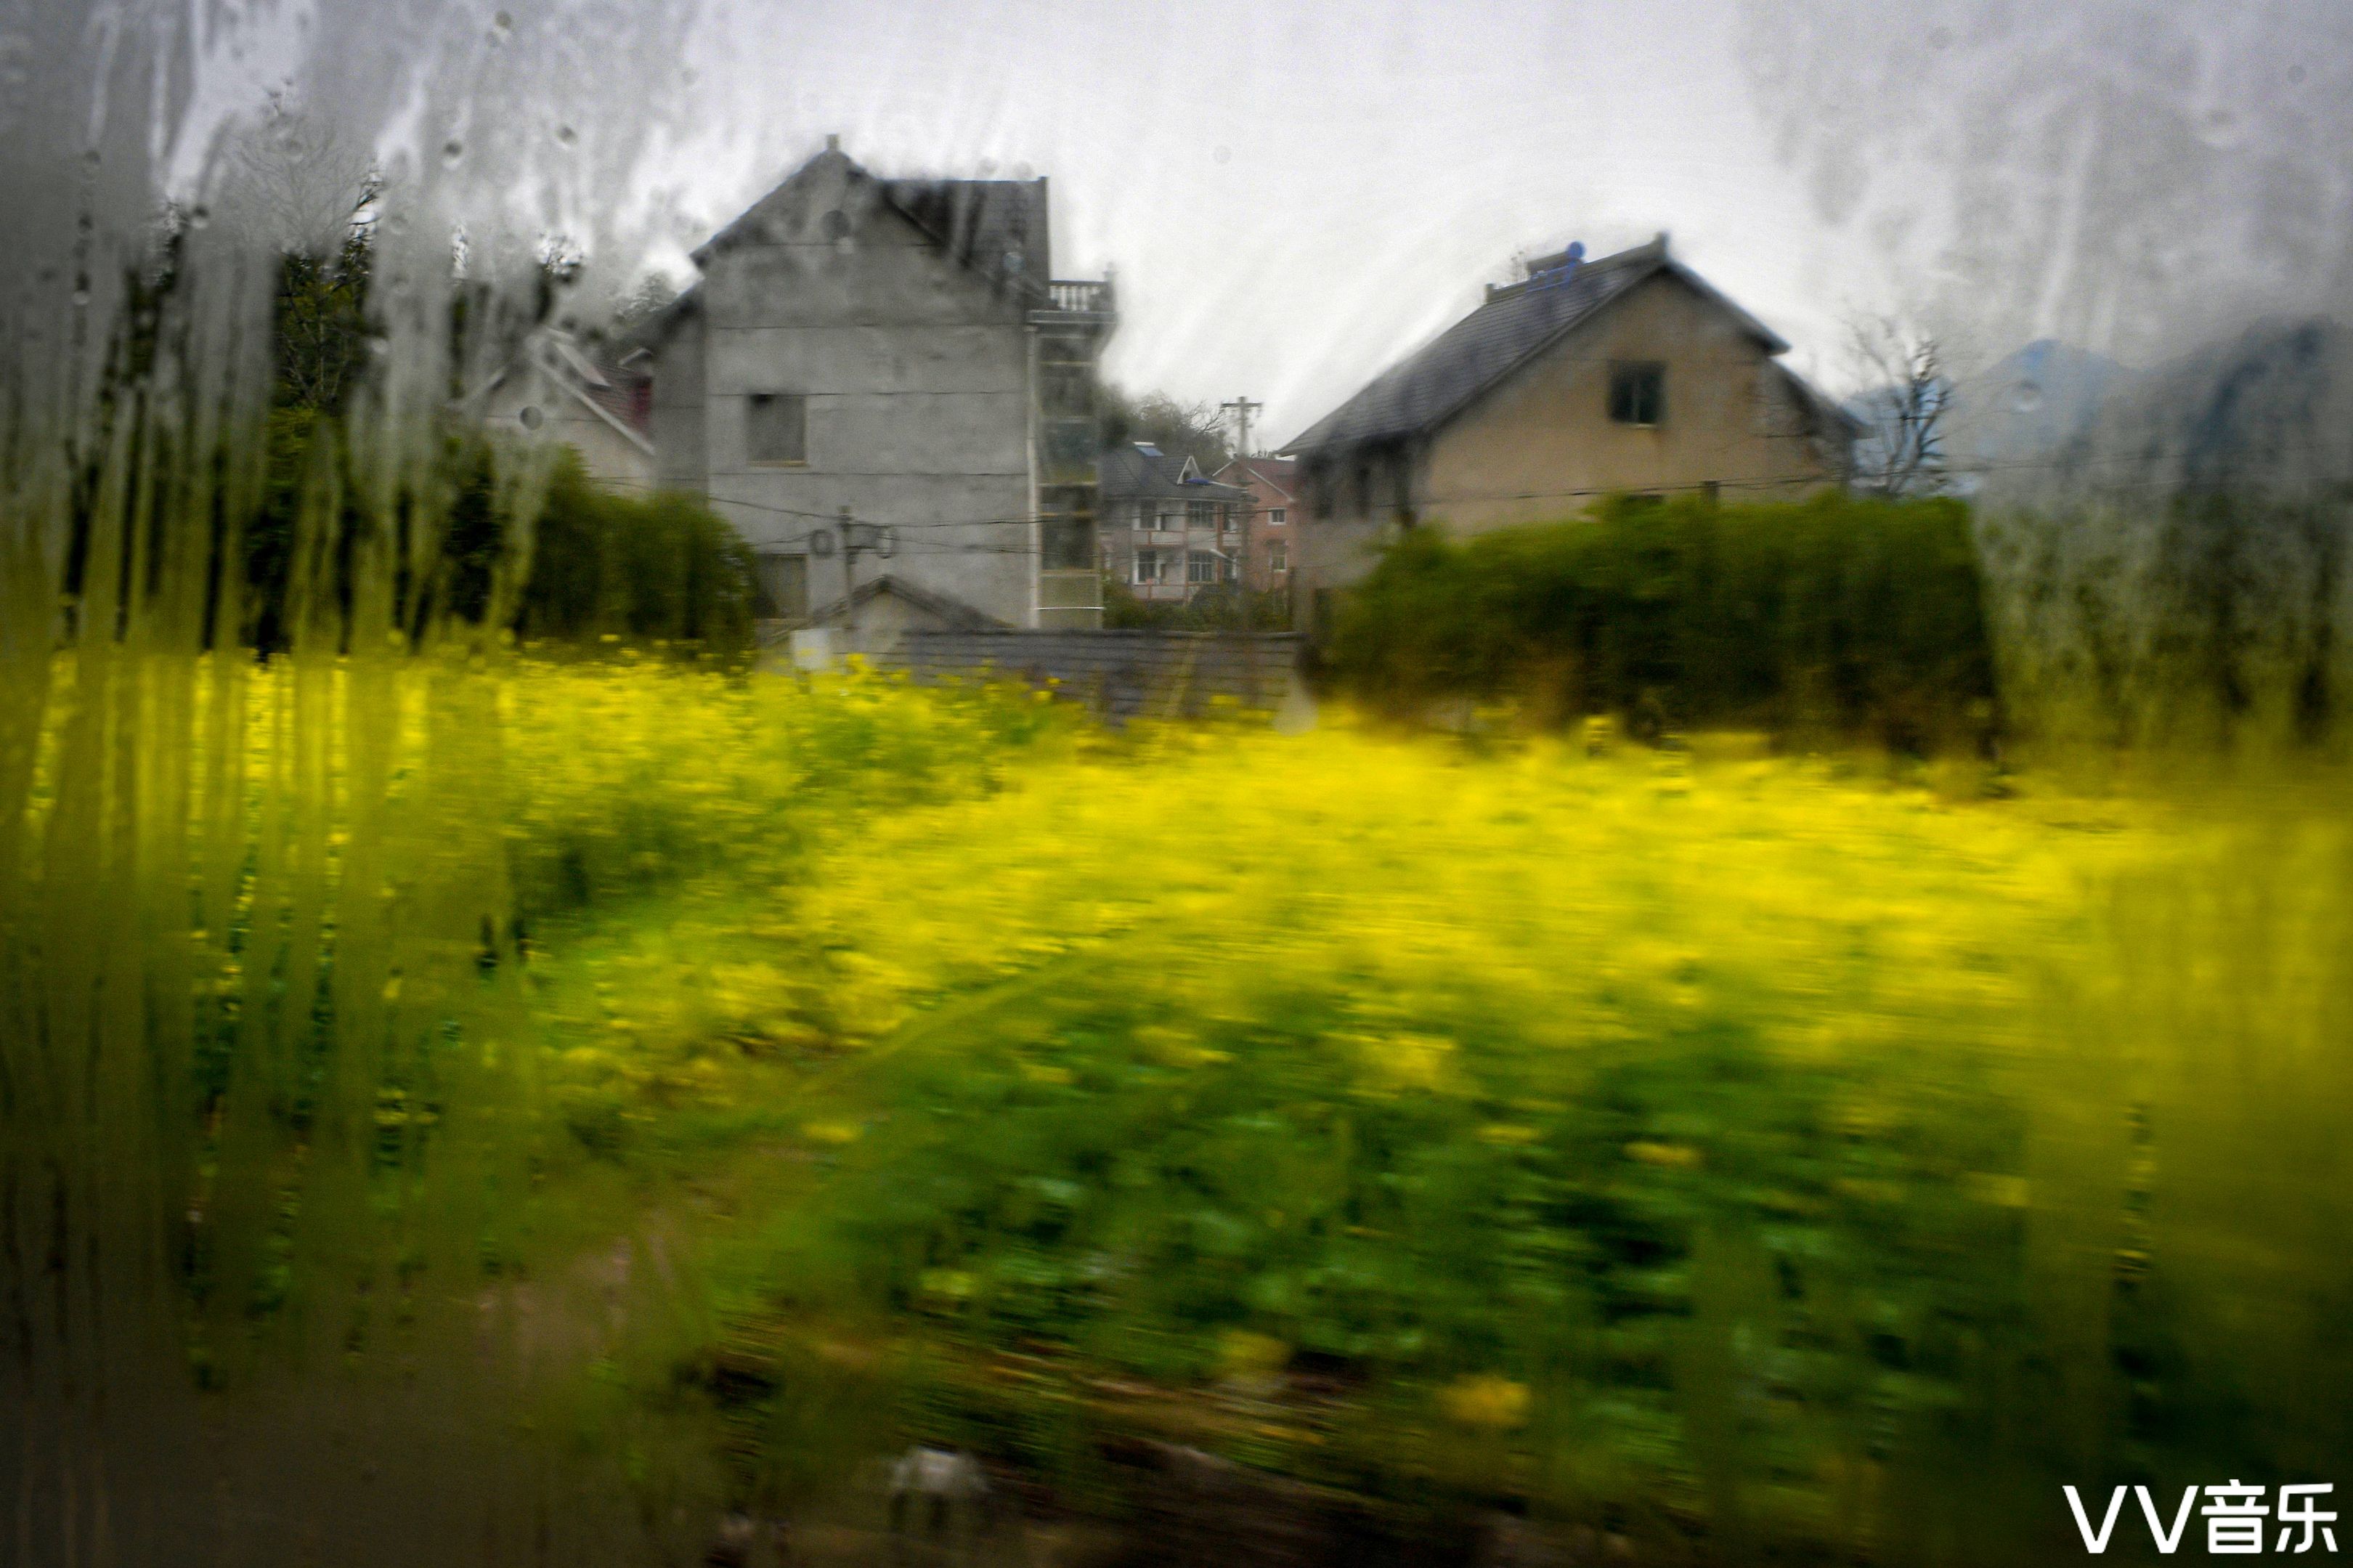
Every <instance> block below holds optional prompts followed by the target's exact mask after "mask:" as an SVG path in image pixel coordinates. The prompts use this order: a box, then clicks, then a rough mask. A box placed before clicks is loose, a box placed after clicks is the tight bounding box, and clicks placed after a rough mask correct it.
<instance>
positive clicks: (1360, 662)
mask: <svg viewBox="0 0 2353 1568" xmlns="http://www.w3.org/2000/svg"><path fill="white" fill-rule="evenodd" d="M1979 594H1980V590H1979V584H1978V569H1977V565H1976V562H1975V558H1974V555H1973V552H1972V549H1971V544H1970V538H1969V521H1968V510H1967V509H1966V508H1965V507H1964V506H1962V505H1961V504H1960V503H1959V502H1957V501H1950V500H1929V501H1911V502H1894V501H1882V500H1855V499H1851V498H1847V497H1841V496H1831V495H1825V496H1820V497H1817V498H1815V499H1813V500H1806V501H1800V502H1794V503H1785V504H1777V505H1743V506H1721V507H1719V506H1714V505H1710V504H1708V503H1706V502H1704V501H1703V500H1697V499H1693V500H1678V501H1672V502H1669V503H1666V504H1663V505H1659V504H1641V503H1637V502H1635V501H1631V500H1621V501H1619V502H1616V503H1613V504H1610V505H1607V506H1604V507H1601V508H1599V509H1598V510H1597V511H1596V513H1595V514H1594V515H1593V516H1592V517H1590V518H1588V519H1582V520H1578V521H1567V522H1559V523H1549V524H1542V525H1535V526H1530V527H1524V528H1514V529H1506V530H1501V531H1495V532H1492V533H1483V534H1480V535H1477V536H1475V537H1473V538H1471V539H1469V540H1466V541H1460V542H1458V541H1454V540H1451V539H1449V538H1447V537H1446V536H1445V535H1444V534H1443V533H1441V532H1440V531H1435V530H1417V531H1413V532H1409V533H1408V534H1406V535H1405V536H1404V537H1403V538H1401V539H1400V540H1398V542H1396V543H1395V544H1393V545H1392V546H1391V547H1390V548H1389V550H1388V552H1387V553H1386V554H1385V555H1384V556H1383V558H1382V560H1381V562H1380V563H1379V565H1378V566H1377V567H1376V568H1375V570H1374V572H1373V573H1372V574H1371V575H1370V576H1369V577H1368V578H1367V579H1366V581H1365V582H1364V583H1363V584H1360V585H1359V586H1358V587H1357V588H1356V590H1355V591H1354V592H1353V593H1352V594H1351V595H1349V596H1348V598H1347V599H1346V600H1345V603H1344V605H1343V608H1342V611H1341V614H1340V616H1339V618H1338V621H1337V624H1336V626H1335V631H1334V636H1333V639H1332V644H1331V647H1330V649H1329V658H1330V661H1331V664H1332V666H1333V668H1334V670H1335V675H1336V677H1337V679H1339V680H1340V681H1341V683H1342V684H1343V685H1345V687H1346V688H1348V689H1352V690H1354V691H1356V692H1358V693H1361V694H1362V695H1364V696H1366V698H1368V699H1370V700H1373V701H1375V702H1377V703H1378V704H1381V705H1382V706H1384V707H1387V708H1389V709H1391V710H1398V711H1412V710H1418V709H1419V708H1420V707H1422V706H1423V705H1425V704H1427V703H1429V702H1430V701H1431V700H1436V699H1441V698H1449V697H1472V698H1495V697H1513V696H1515V697H1521V698H1525V699H1527V700H1530V701H1532V702H1533V703H1534V704H1535V705H1536V706H1537V708H1538V709H1539V710H1548V712H1549V714H1550V715H1551V716H1554V717H1558V718H1568V717H1573V716H1576V715H1579V714H1587V713H1611V714H1617V715H1620V716H1621V717H1623V718H1624V719H1626V720H1627V721H1628V722H1629V724H1630V727H1632V728H1633V729H1634V730H1636V731H1637V732H1641V731H1657V730H1659V729H1661V728H1663V727H1669V726H1683V725H1695V724H1739V725H1760V726H1763V727H1766V728H1767V729H1770V730H1772V731H1776V732H1778V733H1781V734H1784V735H1787V734H1793V733H1803V732H1827V733H1833V734H1843V735H1850V736H1856V737H1869V738H1872V739H1875V740H1879V741H1882V742H1886V743H1888V744H1890V745H1894V746H1897V747H1900V748H1904V749H1920V748H1926V747H1928V746H1931V745H1935V744H1939V743H1945V744H1949V743H1953V742H1958V741H1961V740H1963V739H1965V738H1970V737H1977V736H1981V735H1982V734H1983V733H1984V732H1985V731H1986V730H1987V728H1988V726H1989V721H1990V716H1991V700H1992V697H1993V685H1992V664H1991V658H1990V655H1989V651H1988V645H1987V639H1986V633H1985V628H1984V621H1983V614H1982V610H1981V606H1980V602H1979Z"/></svg>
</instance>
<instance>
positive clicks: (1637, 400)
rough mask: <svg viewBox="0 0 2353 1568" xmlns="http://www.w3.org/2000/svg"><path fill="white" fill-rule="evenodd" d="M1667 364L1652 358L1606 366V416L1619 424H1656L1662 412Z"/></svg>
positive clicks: (1663, 410) (1665, 397) (1664, 407)
mask: <svg viewBox="0 0 2353 1568" xmlns="http://www.w3.org/2000/svg"><path fill="white" fill-rule="evenodd" d="M1666 389H1667V367H1666V366H1665V365H1662V364H1660V363H1657V362H1656V361H1645V362H1643V363H1636V364H1613V365H1611V366H1610V367H1609V417H1610V419H1611V420H1612V421H1613V422H1614V423H1617V424H1620V425H1656V424H1658V423H1659V419H1660V416H1661V415H1662V414H1663V413H1665V411H1666V402H1667V395H1666Z"/></svg>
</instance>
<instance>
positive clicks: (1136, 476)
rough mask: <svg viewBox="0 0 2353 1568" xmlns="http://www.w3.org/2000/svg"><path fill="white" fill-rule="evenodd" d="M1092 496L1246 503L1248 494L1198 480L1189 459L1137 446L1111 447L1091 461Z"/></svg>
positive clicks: (1132, 444)
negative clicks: (1092, 473) (1094, 492)
mask: <svg viewBox="0 0 2353 1568" xmlns="http://www.w3.org/2000/svg"><path fill="white" fill-rule="evenodd" d="M1095 486H1096V494H1097V495H1098V496H1099V497H1100V498H1101V499H1102V500H1218V501H1246V500H1250V491H1248V490H1246V489H1242V488H1241V486H1240V485H1221V484H1219V483H1218V481H1217V480H1215V479H1202V478H1201V477H1200V469H1199V468H1197V467H1196V466H1195V465H1194V462H1193V459H1192V458H1187V457H1185V456H1182V455H1181V454H1180V455H1178V456H1176V457H1173V458H1172V457H1169V456H1167V455H1166V454H1165V453H1163V452H1161V451H1160V450H1159V449H1158V448H1157V447H1155V448H1153V449H1152V450H1150V451H1146V450H1145V447H1144V446H1143V445H1142V444H1140V443H1137V442H1133V441H1131V442H1127V443H1125V444H1124V445H1122V446H1117V447H1113V448H1111V450H1109V451H1107V452H1105V453H1104V454H1103V456H1102V457H1100V458H1096V459H1095Z"/></svg>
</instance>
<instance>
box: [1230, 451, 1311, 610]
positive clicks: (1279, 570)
mask: <svg viewBox="0 0 2353 1568" xmlns="http://www.w3.org/2000/svg"><path fill="white" fill-rule="evenodd" d="M1218 479H1219V481H1220V482H1222V483H1225V484H1229V485H1235V486H1239V487H1240V488H1241V489H1245V490H1248V491H1249V492H1250V512H1249V519H1248V521H1247V522H1246V523H1245V524H1244V526H1243V529H1242V539H1243V563H1242V584H1243V586H1245V587H1247V588H1249V589H1250V590H1251V591H1253V592H1255V593H1261V594H1265V593H1282V592H1287V591H1288V590H1289V589H1290V587H1291V574H1292V569H1293V563H1292V552H1293V544H1292V540H1293V537H1294V528H1295V526H1296V523H1297V521H1298V519H1299V516H1300V512H1299V506H1300V502H1299V500H1298V496H1299V494H1300V489H1299V487H1300V482H1301V481H1300V478H1299V464H1298V463H1297V462H1296V461H1295V460H1294V459H1293V458H1235V459H1234V460H1233V461H1232V462H1230V463H1228V464H1227V465H1226V466H1225V467H1224V468H1219V470H1218Z"/></svg>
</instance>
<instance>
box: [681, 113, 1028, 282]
mask: <svg viewBox="0 0 2353 1568" xmlns="http://www.w3.org/2000/svg"><path fill="white" fill-rule="evenodd" d="M831 173H839V174H840V175H841V176H842V178H843V179H844V180H845V181H846V182H847V183H848V184H849V186H850V188H851V189H853V190H858V189H863V190H865V191H868V192H870V193H871V195H872V197H873V199H874V200H876V201H878V202H879V203H881V205H883V206H886V207H888V208H889V209H890V210H891V211H892V212H894V213H896V214H898V215H899V216H901V217H902V218H904V219H906V220H907V221H908V222H909V223H911V224H913V225H914V226H915V227H916V228H917V229H918V230H919V231H921V232H922V233H923V235H924V237H927V238H929V239H930V240H931V241H932V242H933V243H934V244H935V245H937V246H939V247H941V249H942V250H944V251H945V252H946V253H947V255H948V256H949V257H950V258H953V259H954V260H955V262H956V264H957V265H959V266H962V267H965V268H970V269H972V270H973V271H975V272H977V273H979V274H980V275H981V276H982V277H984V278H987V279H989V280H990V281H991V282H993V283H997V284H1000V285H1003V286H1006V287H1008V288H1013V289H1018V290H1019V291H1020V292H1022V293H1025V294H1029V295H1034V296H1036V297H1037V298H1039V299H1040V300H1043V299H1045V298H1047V297H1048V293H1049V291H1048V289H1047V283H1048V282H1049V280H1050V279H1052V277H1053V253H1052V249H1051V237H1050V234H1049V232H1048V225H1047V196H1046V182H1045V181H1044V180H1043V179H1036V180H938V179H922V180H886V179H881V178H880V177H878V176H876V175H875V174H871V173H870V172H868V171H867V169H866V168H865V167H864V166H863V165H861V164H860V163H858V162H857V161H856V160H854V159H852V158H851V157H850V156H849V153H844V152H842V151H841V150H840V149H839V148H838V147H828V148H827V149H826V150H825V151H824V152H822V153H818V155H817V156H816V157H814V158H811V159H810V160H809V161H808V162H807V163H803V164H802V165H801V166H800V167H799V168H797V169H796V170H794V171H793V172H792V173H791V174H787V175H786V176H785V177H784V179H783V180H781V181H779V182H778V183H777V184H776V186H775V188H773V189H772V190H770V191H769V192H768V194H767V195H764V196H762V197H761V198H760V199H759V200H758V201H756V202H754V203H753V204H752V205H750V206H748V207H746V208H744V211H743V212H742V213H740V214H738V215H737V216H736V217H735V219H734V220H733V222H731V223H729V224H727V225H726V226H723V227H722V228H721V229H720V230H719V231H718V232H717V233H715V234H713V235H712V237H710V238H709V239H706V240H704V241H703V242H702V245H700V246H698V247H696V248H695V250H694V251H693V253H692V254H693V261H694V264H695V265H696V266H697V267H701V268H706V269H707V268H709V266H710V261H711V258H712V257H713V256H715V255H717V254H718V253H719V252H721V251H723V250H727V249H730V248H732V247H735V246H738V245H742V244H744V243H747V242H748V241H751V240H754V239H756V238H759V237H761V236H762V234H763V233H764V231H765V225H766V219H767V216H768V212H769V210H770V209H771V207H772V206H774V205H776V204H777V202H778V198H780V197H781V196H783V195H784V194H785V193H786V192H787V191H790V190H791V189H792V188H793V187H794V186H796V185H797V184H802V183H803V182H805V181H807V180H809V179H811V178H812V177H814V176H816V175H818V174H831Z"/></svg>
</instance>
